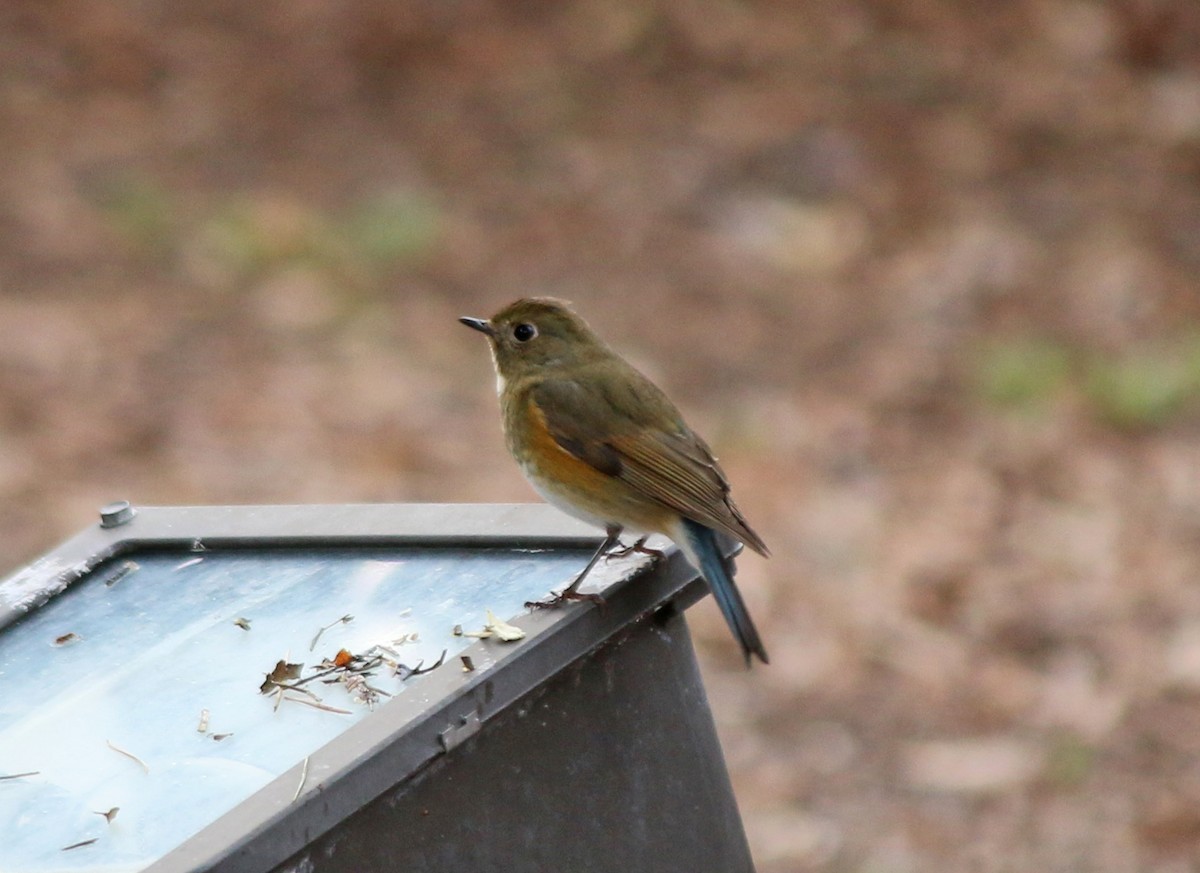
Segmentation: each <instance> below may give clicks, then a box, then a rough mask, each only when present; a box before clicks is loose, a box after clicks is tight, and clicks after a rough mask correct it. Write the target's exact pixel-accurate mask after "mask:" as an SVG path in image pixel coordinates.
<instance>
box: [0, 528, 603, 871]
mask: <svg viewBox="0 0 1200 873" xmlns="http://www.w3.org/2000/svg"><path fill="white" fill-rule="evenodd" d="M586 558H587V552H586V551H582V550H580V551H576V550H565V551H564V550H563V549H561V548H559V549H555V550H553V551H538V550H513V549H466V550H463V549H435V548H372V549H336V550H328V549H323V550H312V551H287V552H283V551H279V552H273V551H270V550H258V551H253V552H247V551H202V552H198V553H188V552H173V553H165V552H160V553H155V552H143V553H134V554H131V555H123V556H121V557H119V558H116V559H114V560H113V561H110V562H109V563H108V564H106V565H105V566H103V567H101V568H99V569H98V570H96V571H95V572H94V573H92V574H90V576H89V577H88V578H86V579H84V580H82V581H81V582H79V583H77V584H76V585H75V586H73V587H72V588H71V589H69V590H68V591H67V592H65V593H64V594H62V595H60V596H58V597H56V598H54V599H53V600H51V601H50V602H49V603H47V604H45V605H44V606H43V607H41V608H40V609H37V610H35V611H33V612H32V613H30V614H29V615H28V616H27V617H26V618H25V619H24V620H22V621H20V622H18V623H17V624H15V625H13V626H11V627H9V628H7V629H5V630H4V632H3V633H0V777H3V776H5V775H8V774H16V773H24V772H28V771H36V775H32V776H26V777H22V778H18V779H0V871H3V873H48V871H59V870H89V871H113V873H116V871H136V870H140V869H142V868H143V867H145V866H147V865H148V864H149V863H150V862H152V861H153V860H154V859H156V858H158V857H159V856H161V855H162V854H163V853H165V852H167V851H169V850H170V849H172V848H173V847H175V846H177V845H179V844H180V843H181V842H182V841H183V840H184V839H186V838H187V837H189V836H191V835H192V834H194V833H196V832H197V831H199V830H200V829H201V828H202V827H204V826H205V825H206V824H208V823H209V822H211V821H212V820H213V819H214V818H215V817H217V816H219V815H220V814H222V813H224V812H226V811H228V810H230V809H232V808H233V807H234V806H236V805H237V804H238V803H240V802H241V801H243V800H244V799H246V798H247V797H249V796H250V795H251V794H252V793H254V792H255V791H257V790H258V789H259V788H261V787H263V786H264V785H266V784H267V783H269V782H270V781H271V780H273V779H274V778H275V777H277V776H278V775H279V774H281V773H283V772H284V771H286V770H287V769H288V768H290V767H294V766H295V765H296V764H297V763H298V762H299V761H302V760H303V759H304V758H305V757H306V756H307V755H308V754H310V753H311V752H314V751H315V750H316V749H318V748H319V747H321V746H323V745H324V744H326V743H328V742H330V741H331V740H333V739H335V738H336V737H337V736H338V735H339V734H340V733H341V732H342V731H343V730H345V729H346V728H347V727H348V726H349V725H351V724H353V723H355V722H356V721H358V720H360V719H362V718H364V717H365V716H366V715H367V714H368V712H369V708H368V706H367V705H365V704H364V703H362V702H359V701H356V700H355V699H354V695H353V693H352V692H351V690H349V689H347V688H345V687H344V686H342V685H336V684H334V685H328V684H322V683H320V682H312V683H309V684H308V685H306V686H305V687H308V688H310V689H311V690H312V691H314V692H315V693H316V694H317V695H318V696H319V697H320V700H321V702H322V704H324V705H326V706H331V707H335V708H337V709H342V710H348V714H340V713H335V712H329V711H324V710H320V709H316V708H313V707H311V706H306V705H303V704H301V703H297V702H292V701H284V702H282V703H281V705H280V706H279V708H278V710H276V709H275V703H276V701H275V698H274V697H273V696H269V695H263V694H261V693H260V691H259V686H260V684H261V683H262V681H263V678H264V674H266V673H267V672H268V671H269V670H271V669H272V667H274V665H275V664H276V662H277V661H279V660H281V659H284V660H287V661H289V662H300V663H303V664H304V670H303V672H302V674H301V675H302V677H304V676H308V675H310V674H311V673H312V672H314V671H313V670H311V669H310V668H312V667H313V666H315V665H317V664H319V663H320V662H321V660H322V658H332V657H333V656H334V655H335V654H336V652H337V651H338V650H339V649H343V648H344V649H346V650H348V651H350V652H352V653H356V654H357V653H362V652H366V651H367V650H369V649H371V647H373V646H376V645H383V646H386V647H388V648H389V649H391V650H392V652H394V656H393V655H388V656H387V657H389V658H391V659H393V660H399V661H400V662H401V663H403V664H405V665H407V666H408V667H415V666H417V664H418V663H419V662H424V663H425V664H426V665H428V664H431V663H432V662H434V661H436V660H437V659H438V657H439V656H440V655H441V653H442V651H443V650H445V651H446V653H447V654H446V657H447V658H448V659H452V658H454V657H455V655H456V654H457V653H458V652H460V651H462V650H463V649H464V648H466V647H467V645H469V644H470V643H472V642H473V640H472V639H471V638H470V637H463V636H455V635H454V633H453V629H454V627H455V625H461V627H462V628H463V630H465V631H468V632H470V631H473V630H479V629H481V628H482V627H483V625H484V623H485V621H486V610H488V609H491V610H492V611H493V612H494V613H495V614H496V615H497V616H500V617H502V618H508V617H511V616H515V615H518V614H520V613H521V612H522V611H523V604H524V602H525V601H526V600H528V599H530V598H533V597H538V596H541V595H542V594H543V593H544V592H545V591H547V590H549V589H550V588H552V587H556V586H560V585H562V584H565V583H566V582H567V581H569V580H570V578H571V577H572V575H573V574H574V573H575V572H577V571H578V570H579V568H580V567H582V565H583V563H584V561H586ZM128 562H133V565H134V567H136V569H131V568H129V567H127V564H128ZM122 574H123V575H122ZM114 579H115V581H113V580H114ZM106 581H108V582H112V584H106ZM346 614H349V615H353V616H354V618H353V620H352V621H349V622H346V623H337V624H335V625H334V626H332V627H330V628H329V629H328V630H326V631H325V632H324V633H323V634H322V635H321V637H320V640H319V641H318V642H317V645H316V647H315V650H313V651H310V649H309V647H310V644H311V643H312V641H313V638H314V636H315V635H316V633H317V631H318V629H320V628H321V627H322V626H324V625H329V624H330V623H332V622H336V621H337V620H338V619H339V618H340V617H341V616H343V615H346ZM237 619H247V620H248V621H249V628H250V629H249V630H244V629H242V628H241V627H239V626H238V625H237V624H235V621H236V620H237ZM68 634H74V635H75V636H74V638H72V639H71V641H69V642H66V643H64V644H59V645H56V644H55V640H56V639H59V638H61V637H64V636H65V635H68ZM414 634H415V639H414V638H413V635H414ZM522 644H524V641H523V642H518V643H514V644H513V645H522ZM369 681H370V682H371V684H372V685H373V686H375V687H376V688H379V689H381V690H383V691H386V692H388V693H390V694H413V693H420V691H419V688H420V682H421V677H419V676H418V677H414V678H411V679H408V680H407V681H403V680H402V679H401V678H400V677H398V676H394V675H391V670H390V668H389V667H387V666H386V665H383V666H381V667H380V669H378V670H377V671H376V673H375V675H374V677H373V678H371V679H370V680H369ZM383 699H384V700H386V699H387V698H386V697H385V698H383ZM203 710H207V711H208V715H207V725H206V726H205V728H206V729H205V730H203V731H201V730H198V728H199V727H200V722H201V717H202V711H203ZM214 735H218V736H219V735H228V736H225V737H224V738H223V739H221V740H217V739H214ZM110 743H111V744H112V745H115V746H117V747H118V748H120V749H122V750H125V751H127V752H129V753H131V754H132V755H135V756H136V757H137V758H138V759H140V760H141V761H142V762H144V764H145V768H143V766H142V764H140V763H138V762H137V761H134V760H132V759H131V758H129V757H127V756H125V755H123V754H121V753H120V752H118V751H115V750H114V749H113V748H111V747H110V745H109V744H110ZM319 775H320V774H313V777H312V778H314V779H316V778H319ZM113 807H118V808H119V811H118V812H117V814H116V815H115V817H113V819H112V821H111V822H109V821H106V819H105V818H104V817H103V816H102V815H100V814H98V813H103V812H105V811H108V810H110V809H112V808H113ZM93 838H95V840H96V841H95V842H94V843H91V844H90V845H86V846H82V847H79V848H75V849H70V850H68V851H63V849H64V848H65V847H68V846H71V845H73V844H76V843H79V842H82V841H85V840H91V839H93Z"/></svg>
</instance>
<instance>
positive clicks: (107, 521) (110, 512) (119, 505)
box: [100, 500, 137, 527]
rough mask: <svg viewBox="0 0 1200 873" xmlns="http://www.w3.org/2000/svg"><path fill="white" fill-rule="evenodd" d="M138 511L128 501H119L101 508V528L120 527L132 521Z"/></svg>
mask: <svg viewBox="0 0 1200 873" xmlns="http://www.w3.org/2000/svg"><path fill="white" fill-rule="evenodd" d="M135 515H137V510H136V509H134V508H133V504H132V503H130V502H129V501H128V500H117V501H114V502H113V503H110V504H108V505H107V506H102V507H101V508H100V527H120V526H121V525H123V524H125V523H127V522H129V521H131V520H132V519H133V517H134V516H135Z"/></svg>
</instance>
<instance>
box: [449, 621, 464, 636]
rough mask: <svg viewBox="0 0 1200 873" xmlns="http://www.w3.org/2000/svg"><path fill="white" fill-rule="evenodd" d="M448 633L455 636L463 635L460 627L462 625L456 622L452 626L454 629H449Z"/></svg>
mask: <svg viewBox="0 0 1200 873" xmlns="http://www.w3.org/2000/svg"><path fill="white" fill-rule="evenodd" d="M450 633H452V634H454V635H455V636H456V637H461V636H462V635H463V629H462V625H461V624H456V625H455V626H454V629H453V630H451V631H450Z"/></svg>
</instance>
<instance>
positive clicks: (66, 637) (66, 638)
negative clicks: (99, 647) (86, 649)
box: [54, 632, 83, 646]
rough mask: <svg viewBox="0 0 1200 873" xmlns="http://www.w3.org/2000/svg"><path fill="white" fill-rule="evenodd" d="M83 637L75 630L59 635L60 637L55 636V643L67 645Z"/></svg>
mask: <svg viewBox="0 0 1200 873" xmlns="http://www.w3.org/2000/svg"><path fill="white" fill-rule="evenodd" d="M81 639H83V637H81V636H80V635H79V634H77V633H74V632H71V633H65V634H63V635H62V636H58V637H55V638H54V645H56V646H66V645H69V644H71V643H77V642H79V641H80V640H81Z"/></svg>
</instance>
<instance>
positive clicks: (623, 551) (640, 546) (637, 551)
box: [604, 534, 666, 561]
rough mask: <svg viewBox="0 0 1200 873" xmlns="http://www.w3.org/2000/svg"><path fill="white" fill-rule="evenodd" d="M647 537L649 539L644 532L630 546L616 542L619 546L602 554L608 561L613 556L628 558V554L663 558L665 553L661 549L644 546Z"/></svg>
mask: <svg viewBox="0 0 1200 873" xmlns="http://www.w3.org/2000/svg"><path fill="white" fill-rule="evenodd" d="M648 539H650V534H646V535H645V536H644V537H642V538H641V539H640V540H638V541H637V542H636V543H634V544H633V545H632V546H621V544H620V543H617V545H618V546H620V548H615V549H613V550H612V551H611V552H609V553H608V554H607V555H605V556H604V560H606V561H608V560H611V559H613V558H628V557H629V556H630V555H652V556H654V557H655V558H665V557H666V553H665V552H663V551H662V549H648V548H646V540H648Z"/></svg>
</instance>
